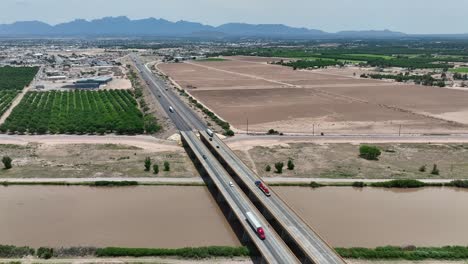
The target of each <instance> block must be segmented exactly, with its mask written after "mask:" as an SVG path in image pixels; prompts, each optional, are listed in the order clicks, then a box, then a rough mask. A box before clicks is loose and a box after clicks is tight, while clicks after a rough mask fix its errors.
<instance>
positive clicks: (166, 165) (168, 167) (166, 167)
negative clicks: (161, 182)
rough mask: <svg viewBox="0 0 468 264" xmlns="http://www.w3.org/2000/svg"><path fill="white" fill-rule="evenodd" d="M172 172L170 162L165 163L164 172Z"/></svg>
mask: <svg viewBox="0 0 468 264" xmlns="http://www.w3.org/2000/svg"><path fill="white" fill-rule="evenodd" d="M170 170H171V166H170V164H169V162H168V161H165V162H164V171H170Z"/></svg>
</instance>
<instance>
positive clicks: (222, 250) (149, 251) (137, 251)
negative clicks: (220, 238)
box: [96, 246, 250, 259]
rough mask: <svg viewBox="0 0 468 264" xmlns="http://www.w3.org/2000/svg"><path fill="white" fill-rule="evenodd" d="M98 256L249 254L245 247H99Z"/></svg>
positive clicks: (229, 255) (213, 255)
mask: <svg viewBox="0 0 468 264" xmlns="http://www.w3.org/2000/svg"><path fill="white" fill-rule="evenodd" d="M96 255H97V256H98V257H158V256H178V257H182V258H189V259H201V258H210V257H241V256H249V255H250V252H249V250H248V249H247V248H246V247H220V246H212V247H198V248H179V249H166V248H116V247H108V248H101V249H98V250H97V251H96Z"/></svg>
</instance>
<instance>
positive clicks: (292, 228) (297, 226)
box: [200, 131, 345, 264]
mask: <svg viewBox="0 0 468 264" xmlns="http://www.w3.org/2000/svg"><path fill="white" fill-rule="evenodd" d="M200 136H201V137H203V138H205V139H206V140H205V142H207V143H208V144H211V146H212V149H213V150H214V151H216V152H217V153H218V154H219V156H220V157H221V158H222V159H223V161H224V162H225V163H226V164H227V166H230V168H231V169H232V171H234V172H235V173H236V175H238V176H239V178H240V179H241V180H242V181H243V182H244V184H245V186H247V187H248V188H249V191H250V192H251V193H252V194H254V195H255V196H256V198H257V200H258V201H260V202H261V203H262V204H263V205H264V207H265V208H267V210H268V211H269V212H270V213H271V214H272V215H273V216H274V218H275V219H277V220H278V221H279V222H280V223H281V226H282V227H283V228H284V229H285V230H286V231H287V232H288V234H290V235H291V236H292V238H293V239H294V240H295V241H297V242H298V243H297V244H298V245H299V247H301V248H302V251H303V252H304V253H305V254H306V255H307V256H308V258H309V259H310V260H312V261H313V262H314V263H335V264H342V263H345V261H344V260H343V259H342V258H341V257H340V256H339V255H338V254H337V253H336V252H335V251H334V249H333V248H332V247H331V246H329V245H328V244H327V243H326V242H325V241H324V240H323V239H322V238H321V237H320V236H319V235H318V234H317V233H316V232H315V231H314V230H313V229H312V228H311V227H309V226H308V225H307V224H306V223H305V222H304V221H303V220H302V219H300V218H299V217H298V216H297V214H296V213H294V212H293V210H292V209H291V208H289V206H288V205H287V204H286V203H285V202H284V201H283V200H282V199H281V198H280V197H279V196H278V195H276V194H275V193H274V192H273V191H272V190H271V189H270V192H271V196H270V197H267V196H266V195H265V194H264V193H263V192H262V191H261V190H260V189H259V188H257V186H255V185H254V183H255V181H257V180H261V179H260V177H258V176H257V175H255V173H254V172H253V171H252V170H250V168H248V167H247V166H246V165H245V164H244V163H243V162H242V161H241V160H240V159H239V158H238V157H237V156H236V155H235V154H234V152H233V151H232V150H231V149H230V148H229V147H228V146H226V144H224V142H223V141H222V140H220V139H219V138H218V137H217V136H216V135H214V136H213V137H212V141H210V140H208V139H209V138H210V136H209V135H208V134H207V133H206V132H205V131H203V132H200ZM218 147H219V148H218ZM277 232H280V231H278V230H277Z"/></svg>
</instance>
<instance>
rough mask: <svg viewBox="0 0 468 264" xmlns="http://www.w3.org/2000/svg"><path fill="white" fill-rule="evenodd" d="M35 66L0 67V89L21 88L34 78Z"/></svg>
mask: <svg viewBox="0 0 468 264" xmlns="http://www.w3.org/2000/svg"><path fill="white" fill-rule="evenodd" d="M37 70H38V68H37V67H9V66H6V67H0V90H22V89H23V88H24V87H25V86H27V85H29V83H30V82H31V81H32V80H33V79H34V76H35V75H36V73H37Z"/></svg>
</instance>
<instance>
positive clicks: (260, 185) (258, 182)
mask: <svg viewBox="0 0 468 264" xmlns="http://www.w3.org/2000/svg"><path fill="white" fill-rule="evenodd" d="M255 185H256V186H257V187H258V188H259V189H260V190H261V191H262V192H263V193H264V194H265V195H266V196H268V197H270V196H271V193H270V190H268V187H266V185H265V184H264V183H263V182H261V181H255Z"/></svg>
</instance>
